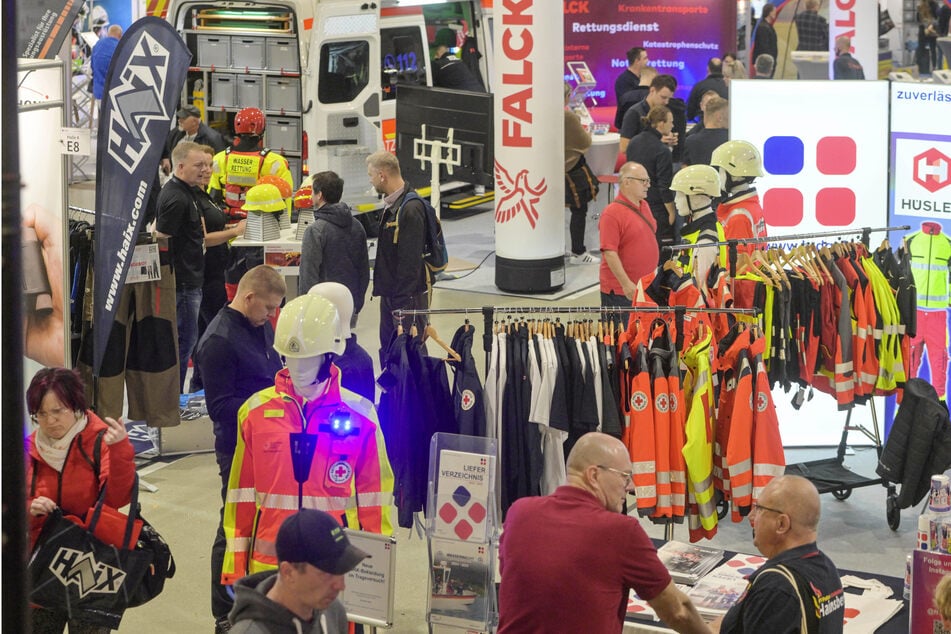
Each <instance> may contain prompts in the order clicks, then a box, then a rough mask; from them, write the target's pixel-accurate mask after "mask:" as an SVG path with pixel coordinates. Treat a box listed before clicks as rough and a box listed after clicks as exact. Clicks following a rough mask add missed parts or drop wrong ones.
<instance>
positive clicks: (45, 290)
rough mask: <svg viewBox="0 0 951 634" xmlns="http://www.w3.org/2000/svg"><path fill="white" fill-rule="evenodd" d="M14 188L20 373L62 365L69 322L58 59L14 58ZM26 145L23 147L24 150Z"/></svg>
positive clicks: (28, 374) (60, 67)
mask: <svg viewBox="0 0 951 634" xmlns="http://www.w3.org/2000/svg"><path fill="white" fill-rule="evenodd" d="M17 67H18V72H17V88H18V91H17V99H18V106H19V117H18V126H19V135H20V147H21V148H22V149H23V151H21V152H20V177H21V180H22V182H23V188H22V190H21V191H20V210H21V216H22V231H23V235H22V242H23V262H22V264H23V285H24V292H23V329H24V354H25V355H26V359H27V360H28V361H27V363H26V364H25V365H24V375H25V378H26V382H27V384H29V382H30V380H31V379H32V378H33V374H35V373H36V371H37V370H38V369H39V368H40V366H50V367H52V366H64V365H66V360H67V359H68V358H69V355H68V354H67V352H68V351H67V346H68V345H69V336H68V332H69V322H68V317H69V315H68V313H67V312H66V303H65V297H64V289H67V288H69V284H68V281H67V271H66V269H67V268H68V267H66V266H64V262H69V260H68V256H67V253H66V245H67V243H68V238H67V236H66V218H65V214H66V212H65V209H66V191H65V182H66V175H65V169H64V160H63V158H62V153H63V145H62V142H61V138H60V132H61V130H62V128H63V105H62V100H63V85H64V81H63V73H64V64H63V63H62V62H59V61H40V60H26V59H21V60H18V62H17ZM26 148H29V151H26Z"/></svg>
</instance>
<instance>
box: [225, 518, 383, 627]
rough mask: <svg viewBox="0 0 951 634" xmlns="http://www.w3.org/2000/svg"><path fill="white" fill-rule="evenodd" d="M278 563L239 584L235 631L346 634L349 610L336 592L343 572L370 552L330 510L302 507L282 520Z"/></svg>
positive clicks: (340, 588)
mask: <svg viewBox="0 0 951 634" xmlns="http://www.w3.org/2000/svg"><path fill="white" fill-rule="evenodd" d="M275 549H276V551H277V560H278V568H277V570H269V571H265V572H259V573H257V574H253V575H250V576H248V577H244V578H243V579H240V580H239V581H238V582H237V583H236V584H235V602H234V608H232V610H231V614H230V615H228V618H229V619H230V621H231V623H232V624H233V626H232V628H231V633H232V634H234V633H235V632H237V633H239V634H283V633H284V632H287V633H288V634H345V633H346V632H347V613H346V610H345V609H344V607H343V604H342V603H340V601H338V600H337V595H338V594H339V593H340V592H341V591H343V589H344V587H345V585H344V578H343V577H344V575H345V574H347V573H348V572H350V571H351V570H353V569H354V568H356V566H357V564H359V563H360V562H361V561H363V559H364V558H366V557H369V555H368V554H367V553H365V552H363V551H362V550H360V549H359V548H356V547H355V546H354V545H353V544H351V543H350V540H348V539H347V535H346V533H344V531H343V529H342V528H341V527H340V524H338V523H337V520H335V519H334V518H333V517H332V516H331V515H328V514H327V513H324V512H323V511H318V510H314V509H303V510H301V511H298V512H297V513H295V514H294V515H291V516H290V517H288V518H287V519H286V520H284V523H283V524H281V528H280V530H279V531H278V532H277V540H276V542H275Z"/></svg>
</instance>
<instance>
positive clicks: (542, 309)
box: [392, 306, 761, 367]
mask: <svg viewBox="0 0 951 634" xmlns="http://www.w3.org/2000/svg"><path fill="white" fill-rule="evenodd" d="M760 312H761V311H760V310H759V309H758V308H694V307H687V306H618V307H614V306H610V307H608V306H482V307H481V308H429V309H425V310H415V309H414V310H410V309H407V310H404V309H400V308H398V309H396V310H394V311H393V313H392V314H393V317H394V318H396V319H397V320H400V321H402V319H403V318H404V317H415V316H417V315H467V316H468V315H469V314H477V313H482V317H483V320H484V324H485V332H484V333H483V335H482V349H483V350H485V353H486V367H488V355H489V354H491V352H492V324H493V322H494V321H495V317H496V315H497V314H499V313H501V314H503V315H529V314H543V315H554V314H600V315H618V314H624V313H653V314H657V313H671V314H673V315H674V317H675V319H676V325H677V348H678V349H679V348H682V347H683V341H682V338H683V330H684V329H683V319H684V316H685V315H686V314H687V313H707V314H712V315H752V316H754V317H755V316H757V315H759V314H760Z"/></svg>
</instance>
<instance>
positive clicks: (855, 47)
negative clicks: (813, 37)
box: [829, 0, 878, 79]
mask: <svg viewBox="0 0 951 634" xmlns="http://www.w3.org/2000/svg"><path fill="white" fill-rule="evenodd" d="M841 35H845V36H848V37H850V38H851V39H852V51H851V53H852V57H854V58H855V59H857V60H858V62H859V64H861V65H862V70H864V71H865V79H878V0H832V1H831V2H830V3H829V79H834V77H835V75H834V73H833V71H832V67H833V64H835V39H836V38H837V37H839V36H841Z"/></svg>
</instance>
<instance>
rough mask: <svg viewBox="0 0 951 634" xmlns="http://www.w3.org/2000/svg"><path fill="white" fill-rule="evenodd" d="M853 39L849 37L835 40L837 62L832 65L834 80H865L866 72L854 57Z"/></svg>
mask: <svg viewBox="0 0 951 634" xmlns="http://www.w3.org/2000/svg"><path fill="white" fill-rule="evenodd" d="M851 51H852V39H851V38H849V36H848V35H840V36H839V37H837V38H835V62H833V64H832V78H833V79H865V71H864V70H863V69H862V65H861V64H860V63H859V60H857V59H855V58H854V57H852V53H851Z"/></svg>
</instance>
